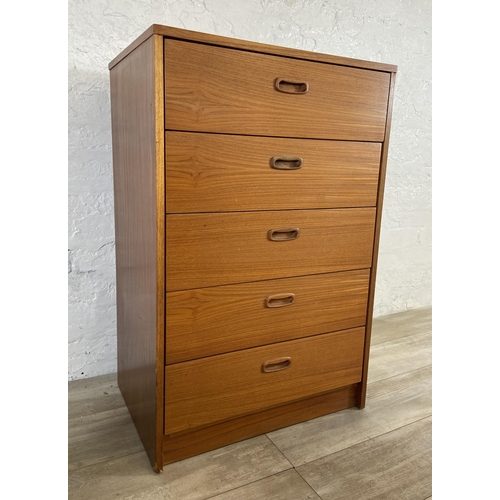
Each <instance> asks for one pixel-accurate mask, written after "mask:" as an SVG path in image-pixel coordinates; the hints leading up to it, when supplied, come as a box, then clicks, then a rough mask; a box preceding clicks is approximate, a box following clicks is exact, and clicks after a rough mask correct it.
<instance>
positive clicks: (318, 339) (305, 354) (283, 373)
mask: <svg viewBox="0 0 500 500" xmlns="http://www.w3.org/2000/svg"><path fill="white" fill-rule="evenodd" d="M364 338H365V329H364V328H353V329H350V330H343V331H340V332H334V333H327V334H324V335H318V336H315V337H309V338H306V339H300V340H292V341H289V342H281V343H279V344H271V345H268V346H264V347H257V348H254V349H247V350H243V351H237V352H232V353H228V354H222V355H219V356H212V357H210V358H203V359H197V360H194V361H187V362H184V363H177V364H173V365H169V366H166V367H165V434H172V433H175V432H180V431H185V430H188V429H194V428H197V427H202V426H205V425H209V424H212V423H215V422H220V421H223V420H228V419H231V418H235V417H238V416H241V415H245V414H249V413H253V412H255V411H259V410H263V409H265V408H271V407H273V406H278V405H280V404H284V403H287V402H290V401H295V400H298V399H301V398H306V397H309V396H313V395H315V394H321V393H323V392H328V391H331V390H333V389H337V388H340V387H344V386H346V385H350V384H355V383H357V382H359V381H360V380H361V369H362V362H363V347H364Z"/></svg>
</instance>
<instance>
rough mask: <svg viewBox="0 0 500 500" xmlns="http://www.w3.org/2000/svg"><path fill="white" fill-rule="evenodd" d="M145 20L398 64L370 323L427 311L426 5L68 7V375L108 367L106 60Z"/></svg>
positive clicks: (249, 2)
mask: <svg viewBox="0 0 500 500" xmlns="http://www.w3.org/2000/svg"><path fill="white" fill-rule="evenodd" d="M153 23H156V24H166V25H170V26H175V27H179V28H186V29H190V30H194V31H203V32H207V33H212V34H216V35H223V36H229V37H236V38H241V39H246V40H252V41H257V42H264V43H270V44H275V45H282V46H288V47H294V48H298V49H306V50H312V51H317V52H325V53H329V54H335V55H341V56H347V57H355V58H358V59H367V60H372V61H381V62H387V63H392V64H397V65H398V66H399V71H398V76H397V80H396V93H395V101H394V111H393V125H392V135H391V143H390V151H389V160H388V165H387V180H386V196H385V202H384V213H383V219H382V233H381V242H380V254H379V271H378V280H377V290H376V298H375V315H376V316H379V315H382V314H390V313H394V312H398V311H403V310H406V309H413V308H416V307H422V306H426V305H429V304H430V303H431V2H430V0H420V1H418V2H415V1H412V0H335V1H327V0H325V1H320V0H164V1H156V0H70V1H69V55H68V58H69V59H68V61H69V140H68V143H69V246H68V249H69V252H68V255H69V260H68V272H69V278H68V282H69V353H68V359H69V373H68V376H69V379H70V380H73V379H78V378H85V377H91V376H96V375H101V374H105V373H110V372H113V371H116V307H115V268H114V266H115V261H114V250H115V248H114V221H113V177H112V163H111V160H112V158H111V120H110V104H109V74H108V69H107V64H108V62H109V61H110V60H111V59H113V58H114V57H115V56H116V55H117V54H118V53H119V52H120V51H121V50H123V49H124V48H125V47H126V46H127V45H128V44H129V43H130V42H131V41H132V40H133V39H134V38H136V37H137V36H138V35H140V34H141V33H142V32H143V31H144V30H145V29H146V28H148V27H149V26H150V25H151V24H153Z"/></svg>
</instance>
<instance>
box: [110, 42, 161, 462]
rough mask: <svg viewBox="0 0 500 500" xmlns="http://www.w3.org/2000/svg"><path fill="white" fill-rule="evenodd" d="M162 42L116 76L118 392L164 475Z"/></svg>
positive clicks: (126, 62)
mask: <svg viewBox="0 0 500 500" xmlns="http://www.w3.org/2000/svg"><path fill="white" fill-rule="evenodd" d="M158 42H160V44H158ZM161 42H162V40H161V39H160V40H158V39H157V38H149V39H148V40H147V41H146V42H144V43H143V44H142V45H140V46H139V47H138V48H137V49H136V50H135V51H134V52H132V53H131V54H130V55H129V57H127V58H126V59H123V61H121V63H120V64H118V65H117V66H115V67H113V69H112V71H111V74H110V80H111V116H112V127H113V182H114V197H115V201H114V206H115V237H116V283H117V330H118V337H117V344H118V346H117V349H118V384H119V386H120V390H121V392H122V394H123V397H124V399H125V402H126V403H127V406H128V409H129V411H130V414H131V416H132V418H133V420H134V423H135V425H136V427H137V431H138V433H139V435H140V436H141V439H142V441H143V443H144V447H145V449H146V452H147V453H148V455H149V457H150V460H151V463H152V464H153V466H154V467H156V468H161V467H162V454H161V451H162V450H161V432H162V427H161V424H162V422H163V418H162V417H163V416H162V412H163V403H162V400H161V397H160V399H159V396H158V391H162V390H163V371H162V370H161V368H159V366H160V367H161V366H162V365H163V343H164V303H165V299H164V296H165V292H164V278H163V276H164V261H165V251H164V236H163V235H164V231H165V229H164V220H165V217H164V211H165V210H164V206H165V196H164V190H163V181H162V179H163V177H164V166H163V163H164V158H163V155H164V153H163V151H164V146H163V131H162V128H163V120H162V116H163V110H162V109H161V108H158V105H159V104H161V103H162V94H161V93H160V94H158V87H159V85H160V87H159V88H160V89H161V88H162V87H161V79H162V75H163V69H162V65H161V63H160V64H158V61H161V59H162V56H163V50H162V49H163V46H162V43H161ZM158 122H159V123H160V124H161V128H160V129H159V127H158V124H159V123H158ZM158 130H160V131H161V134H160V135H158ZM138 166H140V168H138ZM159 332H161V335H159ZM160 363H161V365H160ZM158 425H160V427H158ZM159 432H160V434H159Z"/></svg>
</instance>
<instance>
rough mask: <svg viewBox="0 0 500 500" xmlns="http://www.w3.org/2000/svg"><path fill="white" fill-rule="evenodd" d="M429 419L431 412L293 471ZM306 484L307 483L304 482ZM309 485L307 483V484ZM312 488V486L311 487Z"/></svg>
mask: <svg viewBox="0 0 500 500" xmlns="http://www.w3.org/2000/svg"><path fill="white" fill-rule="evenodd" d="M429 417H432V412H431V413H429V415H426V416H425V417H422V418H419V419H417V420H414V421H413V422H409V423H408V424H404V425H401V426H400V427H396V428H394V429H391V430H390V431H387V432H382V434H378V435H376V436H371V437H369V438H368V439H365V440H363V441H359V443H356V444H353V445H352V446H348V447H347V448H342V449H341V450H338V451H335V452H333V453H330V454H328V455H324V456H322V457H319V458H315V459H314V460H311V461H310V462H305V463H303V464H300V465H297V467H294V468H295V469H296V468H299V467H303V466H304V465H309V464H312V463H314V462H317V461H318V460H324V459H325V458H327V457H331V456H333V455H336V454H337V453H342V452H343V451H345V450H349V449H350V448H354V447H355V446H358V445H360V444H363V443H367V442H368V441H371V440H372V439H378V438H379V437H382V436H386V435H387V434H390V433H391V432H395V431H398V430H399V429H403V428H404V427H408V426H410V425H414V424H416V423H417V422H420V421H422V420H425V419H426V418H429ZM297 472H299V471H297ZM299 474H300V472H299ZM306 482H307V481H306ZM307 484H309V483H307ZM311 487H312V486H311Z"/></svg>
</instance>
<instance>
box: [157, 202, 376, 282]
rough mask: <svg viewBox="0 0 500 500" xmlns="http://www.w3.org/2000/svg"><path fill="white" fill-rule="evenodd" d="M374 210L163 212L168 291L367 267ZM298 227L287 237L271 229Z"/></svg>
mask: <svg viewBox="0 0 500 500" xmlns="http://www.w3.org/2000/svg"><path fill="white" fill-rule="evenodd" d="M374 223H375V209H374V208H353V209H335V210H314V211H313V210H290V211H275V212H240V213H230V212H226V213H220V214H185V215H167V267H168V276H167V291H175V290H183V289H188V288H200V287H207V286H216V285H223V284H230V283H243V282H248V281H255V280H264V279H274V278H283V277H292V276H302V275H308V274H320V273H327V272H334V271H344V270H351V269H366V268H368V267H370V265H371V261H372V244H373V228H374ZM286 227H298V228H299V229H300V235H299V237H298V238H297V239H294V240H291V241H270V240H269V238H268V231H269V230H270V229H274V228H286Z"/></svg>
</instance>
